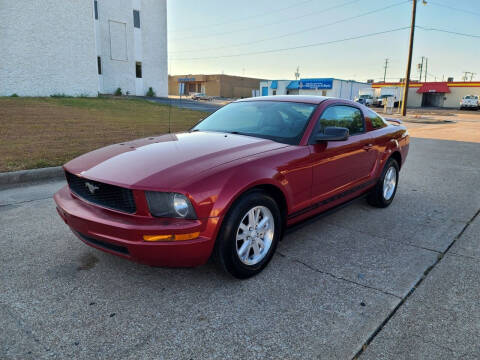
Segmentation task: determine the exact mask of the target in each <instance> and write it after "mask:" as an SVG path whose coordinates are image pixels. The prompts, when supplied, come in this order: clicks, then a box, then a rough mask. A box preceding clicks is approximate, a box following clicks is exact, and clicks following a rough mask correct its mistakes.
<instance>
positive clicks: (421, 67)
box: [419, 56, 425, 82]
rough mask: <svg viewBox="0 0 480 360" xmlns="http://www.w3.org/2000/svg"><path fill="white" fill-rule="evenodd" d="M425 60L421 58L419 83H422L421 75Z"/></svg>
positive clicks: (423, 57)
mask: <svg viewBox="0 0 480 360" xmlns="http://www.w3.org/2000/svg"><path fill="white" fill-rule="evenodd" d="M424 60H425V56H422V63H421V64H419V65H420V80H419V82H422V74H423V61H424Z"/></svg>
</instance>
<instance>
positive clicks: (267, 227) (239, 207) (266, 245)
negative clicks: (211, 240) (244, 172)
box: [213, 191, 282, 279]
mask: <svg viewBox="0 0 480 360" xmlns="http://www.w3.org/2000/svg"><path fill="white" fill-rule="evenodd" d="M281 226H282V221H281V215H280V210H279V208H278V205H277V203H276V202H275V200H273V199H272V198H271V197H270V196H268V195H267V194H265V193H263V192H261V191H254V192H250V193H247V194H246V195H244V196H242V197H241V198H240V199H239V200H238V201H237V202H236V203H235V204H234V205H233V206H232V209H231V210H230V211H229V213H228V214H227V216H226V217H225V219H224V221H223V225H222V228H221V229H220V233H219V235H218V237H217V240H216V243H215V249H214V253H213V256H214V259H215V262H216V263H217V264H219V265H220V266H221V267H222V268H223V269H224V270H225V271H227V272H228V273H230V274H231V275H233V276H234V277H236V278H239V279H246V278H249V277H251V276H254V275H256V274H258V273H259V272H261V271H262V270H263V269H264V268H265V266H267V264H268V263H269V262H270V260H271V258H272V256H273V254H274V252H275V249H276V247H277V243H278V241H279V238H280V234H281Z"/></svg>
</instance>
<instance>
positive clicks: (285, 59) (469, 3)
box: [168, 0, 480, 81]
mask: <svg viewBox="0 0 480 360" xmlns="http://www.w3.org/2000/svg"><path fill="white" fill-rule="evenodd" d="M427 2H428V4H427V5H423V4H422V3H421V2H420V3H419V4H418V12H417V25H418V26H423V27H427V28H437V29H442V30H448V31H454V32H460V33H466V34H472V35H480V1H479V0H455V1H453V0H427ZM411 7H412V2H411V1H408V0H403V1H402V0H356V1H355V0H336V1H331V0H255V1H253V0H244V1H238V0H168V22H169V24H168V29H169V36H168V37H169V58H170V64H169V72H170V74H193V73H205V74H214V73H222V72H224V73H225V74H231V75H246V76H251V77H259V78H269V79H291V78H293V77H294V73H295V70H296V68H297V66H300V72H301V75H302V77H337V78H344V79H355V80H361V81H364V80H367V79H376V80H379V79H380V78H383V66H384V62H385V58H389V68H388V72H387V81H388V80H391V81H398V80H399V78H400V77H403V76H404V72H405V70H404V69H405V64H406V60H407V49H408V39H409V30H408V29H404V30H397V31H395V32H391V33H385V34H379V35H376V36H371V37H364V38H360V39H353V40H349V41H343V42H337V43H330V44H325V43H326V42H331V41H336V40H342V39H346V38H352V37H359V36H364V35H368V34H372V33H378V32H383V31H388V30H393V29H399V28H402V27H407V26H409V25H410V18H411ZM449 7H453V8H455V9H458V10H455V9H452V8H449ZM384 8H386V9H384ZM461 10H466V11H461ZM369 13H370V14H369ZM292 33H294V34H292ZM275 37H276V38H275ZM272 38H273V39H272ZM319 43H320V44H321V43H323V45H316V46H309V47H304V48H300V49H293V50H283V51H280V52H270V53H263V54H262V53H261V52H263V51H269V50H277V49H288V48H292V47H298V46H304V45H311V44H319ZM249 53H250V55H241V54H249ZM231 55H241V56H231ZM422 56H427V57H428V58H429V60H428V73H429V78H428V79H429V80H430V81H433V80H435V77H436V78H437V80H439V81H440V80H442V77H443V76H445V77H447V76H453V77H455V80H461V77H462V71H472V72H476V73H480V37H476V38H475V37H464V36H458V35H453V34H447V33H440V32H433V31H425V30H420V29H417V30H416V35H415V50H414V65H416V64H417V63H419V62H420V61H421V57H422ZM416 77H418V72H417V69H416V67H415V68H414V69H413V72H412V78H416ZM476 79H477V80H480V74H478V75H476Z"/></svg>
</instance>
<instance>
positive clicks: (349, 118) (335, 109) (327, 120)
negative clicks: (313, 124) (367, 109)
mask: <svg viewBox="0 0 480 360" xmlns="http://www.w3.org/2000/svg"><path fill="white" fill-rule="evenodd" d="M319 122H320V128H319V131H321V132H323V131H324V129H325V128H326V127H329V126H334V127H344V128H347V129H348V130H349V131H350V135H355V134H360V133H363V132H364V131H365V126H364V122H363V115H362V113H361V112H360V110H359V109H357V108H354V107H351V106H330V107H329V108H327V109H326V110H325V111H324V112H323V114H322V116H321V117H320V120H319Z"/></svg>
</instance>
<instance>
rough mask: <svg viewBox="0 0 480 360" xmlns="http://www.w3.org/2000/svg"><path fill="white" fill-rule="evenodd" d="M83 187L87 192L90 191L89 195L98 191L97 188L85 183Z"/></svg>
mask: <svg viewBox="0 0 480 360" xmlns="http://www.w3.org/2000/svg"><path fill="white" fill-rule="evenodd" d="M85 186H86V187H87V188H88V191H90V194H92V195H93V194H95V191H97V190H98V189H100V188H99V187H98V186H95V185H93V184H90V183H89V182H86V183H85Z"/></svg>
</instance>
